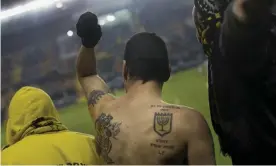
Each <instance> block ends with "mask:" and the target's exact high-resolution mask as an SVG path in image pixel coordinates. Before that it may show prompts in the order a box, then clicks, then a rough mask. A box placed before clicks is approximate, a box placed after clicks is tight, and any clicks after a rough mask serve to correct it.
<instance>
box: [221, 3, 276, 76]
mask: <svg viewBox="0 0 276 166" xmlns="http://www.w3.org/2000/svg"><path fill="white" fill-rule="evenodd" d="M271 4H272V0H234V1H233V2H232V3H230V5H229V6H228V7H227V9H226V11H225V14H224V21H223V24H222V27H221V36H220V49H221V52H222V55H223V56H224V57H225V59H226V61H227V63H228V64H229V66H230V67H231V68H232V69H233V70H234V71H236V74H239V75H240V76H242V77H245V78H253V77H254V78H256V76H257V75H260V74H262V73H263V71H264V70H265V67H266V65H265V64H266V61H267V60H268V54H267V53H266V46H267V41H268V36H269V28H270V19H269V18H270V17H269V16H270V13H269V11H270V10H269V9H270V7H271V6H272V5H271Z"/></svg>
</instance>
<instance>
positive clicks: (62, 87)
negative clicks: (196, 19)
mask: <svg viewBox="0 0 276 166" xmlns="http://www.w3.org/2000/svg"><path fill="white" fill-rule="evenodd" d="M165 8H166V9H165ZM190 8H191V6H186V7H185V6H184V8H183V6H182V7H178V8H175V7H172V8H168V7H167V6H166V5H162V6H160V7H159V8H154V7H145V8H143V11H140V12H139V13H134V12H133V13H132V17H133V19H132V20H128V22H123V23H120V24H118V25H113V26H112V27H105V26H103V33H104V36H103V38H102V39H101V42H100V43H99V45H98V46H97V48H96V52H97V59H98V70H99V71H100V74H101V75H102V77H103V79H104V80H105V81H106V82H107V83H108V85H109V86H110V87H111V89H112V90H115V89H120V88H122V87H123V84H122V77H121V60H122V55H123V51H124V45H125V42H126V41H127V39H129V37H130V36H131V35H132V34H134V33H137V32H141V31H145V28H146V30H147V31H154V32H156V33H157V34H158V35H160V36H162V37H163V38H164V40H165V41H166V42H167V44H168V49H169V52H170V55H171V56H170V60H171V65H172V72H176V71H179V70H183V69H185V68H187V67H190V66H191V65H195V64H199V63H200V62H202V61H203V60H204V59H205V57H204V56H203V53H202V51H201V50H200V47H198V42H197V41H196V39H195V38H194V35H193V33H194V28H193V24H192V20H191V16H190V15H191V14H190ZM164 9H165V10H166V11H167V14H166V17H156V16H157V15H158V14H160V13H161V12H162V11H163V10H164ZM147 11H148V12H147ZM149 11H152V12H149ZM153 11H154V12H153ZM145 15H147V16H145ZM183 16H184V17H183ZM59 22H60V21H59ZM62 22H65V23H64V24H66V25H67V24H70V23H72V24H73V22H70V21H69V20H62ZM68 22H69V23H68ZM164 23H165V25H162V26H160V25H161V24H164ZM62 25H63V24H62ZM49 26H52V27H51V28H49V27H48V26H47V27H46V26H44V25H42V26H38V27H37V26H36V27H31V28H30V29H26V30H25V29H24V30H21V31H19V32H17V33H15V34H8V35H5V34H4V35H3V36H2V40H3V41H5V42H4V43H3V46H2V72H4V73H5V74H3V75H2V88H1V94H2V98H1V100H2V105H1V106H2V109H1V114H2V115H5V112H6V108H7V105H8V103H9V101H10V99H11V96H12V95H13V94H14V92H15V91H16V90H17V89H18V88H19V87H22V85H33V86H36V87H40V88H42V89H43V90H45V91H46V92H47V93H49V94H50V96H51V97H52V98H53V100H54V101H55V104H56V105H57V106H58V107H63V106H65V105H68V104H71V103H72V102H74V101H76V100H77V98H80V97H82V96H83V95H82V94H83V93H82V90H81V88H80V86H79V84H78V81H77V80H76V75H75V68H74V67H73V66H74V65H75V57H76V55H77V50H78V48H79V46H80V43H79V39H78V38H77V37H76V35H75V34H74V35H73V36H71V37H69V36H67V35H66V34H64V31H63V29H65V28H67V27H65V28H64V27H63V26H61V25H60V23H57V22H54V23H50V25H49ZM26 31H32V34H30V36H29V35H28V36H26V34H25V33H26ZM39 34H40V35H39ZM41 34H42V36H43V37H40V36H41ZM22 38H24V40H25V41H24V42H23V43H22V42H20V40H19V39H22ZM8 43H13V44H12V45H9V44H8ZM2 117H3V118H5V116H2Z"/></svg>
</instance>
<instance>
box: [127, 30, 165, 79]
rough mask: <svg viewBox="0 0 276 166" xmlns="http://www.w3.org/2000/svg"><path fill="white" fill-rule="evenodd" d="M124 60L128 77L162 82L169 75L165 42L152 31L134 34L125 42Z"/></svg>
mask: <svg viewBox="0 0 276 166" xmlns="http://www.w3.org/2000/svg"><path fill="white" fill-rule="evenodd" d="M124 60H125V61H126V73H125V74H128V76H129V77H130V79H137V80H142V81H143V82H144V83H145V82H148V81H157V82H158V83H164V82H166V81H168V79H169V77H170V67H169V57H168V51H167V47H166V44H165V42H164V41H163V40H162V39H161V38H160V37H159V36H157V35H156V34H154V33H147V32H142V33H138V34H136V35H134V36H133V37H131V38H130V40H129V41H128V42H127V44H126V48H125V53H124Z"/></svg>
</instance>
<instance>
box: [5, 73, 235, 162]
mask: <svg viewBox="0 0 276 166" xmlns="http://www.w3.org/2000/svg"><path fill="white" fill-rule="evenodd" d="M206 82H207V77H206V75H205V76H204V75H203V74H202V73H199V72H197V70H195V69H192V70H189V71H185V72H180V73H177V74H175V75H174V76H172V77H171V79H170V80H169V81H168V83H167V84H165V87H164V90H163V94H164V95H163V98H164V100H165V101H167V102H171V103H175V104H183V105H186V106H189V107H193V108H195V109H196V110H198V111H200V112H201V113H202V114H203V115H204V116H205V118H206V120H207V121H208V123H209V126H210V127H211V129H212V125H211V120H210V113H209V107H208V100H207V83H206ZM122 94H123V92H122V91H120V92H117V95H122ZM60 116H61V119H62V121H63V122H64V124H65V125H67V127H68V128H69V129H71V130H73V131H78V132H83V133H89V134H94V129H93V126H94V124H93V122H92V121H91V119H90V116H89V114H88V111H87V106H86V103H85V102H80V103H78V104H75V105H72V106H70V107H68V108H65V109H62V110H60ZM212 133H213V138H214V142H215V150H216V159H217V164H219V165H227V164H231V161H230V159H229V158H226V157H223V156H222V155H221V153H220V149H219V144H218V139H217V136H216V135H215V134H214V132H213V130H212ZM1 138H2V140H1V145H4V131H3V130H2V133H1Z"/></svg>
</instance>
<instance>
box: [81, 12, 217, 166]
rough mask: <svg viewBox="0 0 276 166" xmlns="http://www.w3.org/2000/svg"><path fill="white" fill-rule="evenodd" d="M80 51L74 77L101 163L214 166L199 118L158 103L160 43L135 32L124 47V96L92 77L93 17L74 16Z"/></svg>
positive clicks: (96, 30) (164, 55)
mask: <svg viewBox="0 0 276 166" xmlns="http://www.w3.org/2000/svg"><path fill="white" fill-rule="evenodd" d="M76 26H77V34H78V35H79V37H80V38H81V39H82V45H83V46H82V47H81V49H80V52H79V55H78V59H77V66H76V67H77V75H78V79H79V81H80V84H81V86H82V88H83V90H84V92H85V94H86V98H87V100H88V106H89V112H90V115H91V117H92V119H93V120H94V121H95V129H96V132H97V133H96V140H97V151H98V153H99V155H100V156H101V157H103V159H104V160H105V162H106V164H191V165H197V164H207V165H213V164H215V159H214V151H213V141H212V136H211V134H210V131H209V128H208V125H207V123H206V122H205V120H204V118H203V117H202V115H201V114H200V113H198V112H196V111H193V110H192V109H190V108H186V107H182V106H176V105H170V104H167V103H165V102H163V101H162V99H161V98H162V97H161V96H162V87H163V84H164V83H165V82H166V81H168V80H169V77H170V65H169V58H168V51H167V48H166V44H165V42H164V41H163V40H162V39H161V38H160V37H159V36H157V35H156V34H154V33H147V32H143V33H139V34H136V35H134V36H133V37H131V38H130V40H129V41H128V42H127V44H126V48H125V53H124V61H123V66H122V75H123V79H124V82H123V83H124V88H125V90H126V92H127V93H126V95H124V96H122V97H120V98H115V97H113V96H112V95H111V94H110V93H109V92H110V90H109V88H108V86H107V84H106V83H105V82H104V81H103V80H102V79H101V78H100V77H99V76H98V74H97V70H96V58H95V52H94V47H95V45H96V44H97V43H98V41H99V40H100V38H101V35H102V33H101V27H100V25H98V19H97V16H96V15H95V14H93V13H90V12H87V13H84V14H82V15H81V16H80V18H79V20H78V23H77V25H76Z"/></svg>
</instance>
